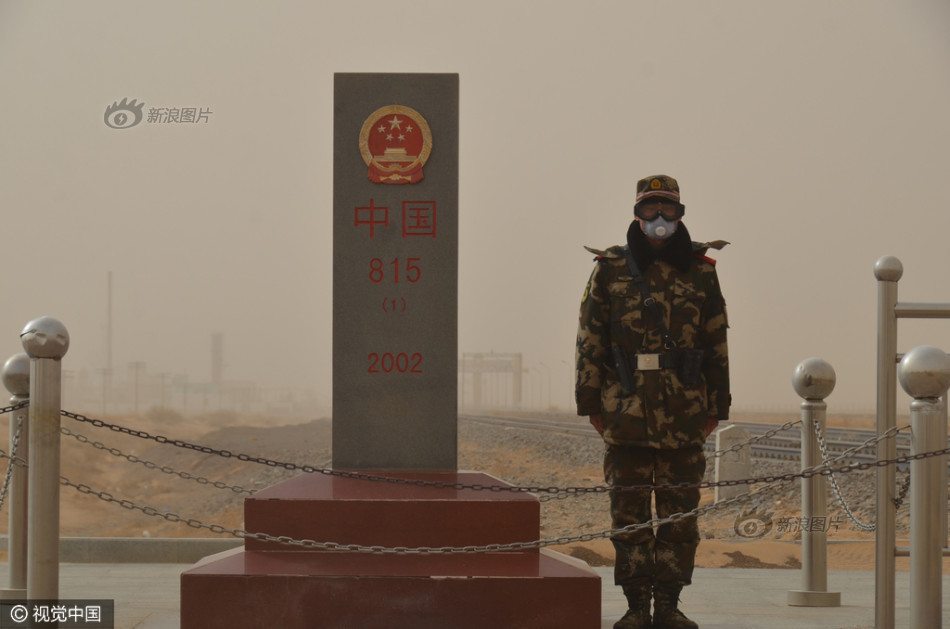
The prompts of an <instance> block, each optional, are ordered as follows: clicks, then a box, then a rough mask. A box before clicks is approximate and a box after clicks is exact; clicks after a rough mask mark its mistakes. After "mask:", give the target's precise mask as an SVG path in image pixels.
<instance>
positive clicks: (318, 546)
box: [0, 431, 950, 554]
mask: <svg viewBox="0 0 950 629" xmlns="http://www.w3.org/2000/svg"><path fill="white" fill-rule="evenodd" d="M888 432H890V431H888ZM882 438H883V437H882ZM948 453H950V448H945V449H944V450H937V451H934V452H923V453H918V454H915V455H909V456H901V457H897V458H896V459H893V460H890V461H877V462H875V463H861V464H857V465H853V466H852V465H845V466H842V467H840V468H828V467H825V466H826V464H827V462H826V463H823V464H822V465H818V466H813V467H811V468H808V469H805V470H802V471H801V472H800V473H798V474H787V475H782V476H779V477H775V481H774V482H772V483H769V484H768V485H767V486H765V487H762V488H759V489H756V490H755V491H751V492H749V493H748V494H742V495H739V496H735V497H733V498H730V499H728V500H724V501H721V502H719V503H713V504H708V505H704V506H699V507H697V508H696V509H693V510H692V511H689V512H686V513H674V514H672V515H670V516H669V517H666V518H654V519H651V520H650V521H648V522H643V523H638V524H631V525H628V526H625V527H622V528H617V529H608V530H603V531H598V532H595V533H585V534H583V535H577V536H573V537H559V538H549V539H540V540H534V541H529V542H515V543H509V544H487V545H483V546H460V547H452V546H442V547H437V548H430V547H418V548H407V547H404V546H398V547H385V546H361V545H359V544H339V543H336V542H318V541H315V540H310V539H293V538H291V537H287V536H275V535H270V534H267V533H255V532H250V531H246V530H244V529H237V528H227V527H225V526H222V525H220V524H207V523H205V522H202V521H201V520H197V519H195V518H184V517H182V516H180V515H178V514H176V513H172V512H165V511H160V510H159V509H156V508H154V507H149V506H143V505H139V504H136V503H135V502H133V501H131V500H127V499H120V498H116V497H115V496H113V495H112V494H110V493H109V492H105V491H96V490H94V489H92V488H91V487H90V486H89V485H85V484H82V483H74V482H72V481H71V480H69V479H67V478H65V477H63V476H61V477H60V483H61V484H63V485H67V486H69V487H73V488H75V489H76V490H77V491H79V492H80V493H84V494H88V495H92V496H95V497H97V498H99V499H100V500H103V501H105V502H111V503H115V504H118V505H119V506H121V507H123V508H125V509H135V510H138V511H141V512H142V513H145V514H146V515H149V516H155V517H161V518H163V519H165V520H168V521H169V522H180V523H183V524H186V525H187V526H190V527H192V528H204V529H208V530H209V531H211V532H213V533H219V534H223V533H227V534H230V535H233V536H234V537H238V538H242V539H255V540H259V541H264V542H272V543H277V544H282V545H288V546H295V547H300V548H307V549H311V550H325V551H344V552H357V553H372V554H463V553H468V554H470V553H489V552H509V551H519V550H528V549H535V548H541V547H545V546H559V545H563V544H570V543H577V542H588V541H591V540H595V539H601V538H608V537H612V536H614V535H617V534H621V533H629V532H633V531H637V530H640V529H645V528H648V527H654V526H660V525H662V524H667V523H674V522H677V521H679V520H682V519H685V518H689V517H698V516H700V515H703V514H705V513H709V512H712V511H718V510H721V509H725V508H727V507H730V506H732V505H735V504H738V503H740V502H745V501H748V500H751V499H752V498H755V497H759V496H761V495H763V494H765V493H767V492H769V491H772V490H774V489H777V488H778V487H781V486H783V485H785V484H787V483H789V482H791V481H792V480H794V479H796V478H810V477H811V476H814V475H815V474H825V473H826V472H829V471H830V472H831V473H834V472H843V471H851V470H863V469H871V468H874V467H882V466H883V464H895V463H905V462H908V461H913V460H919V459H925V458H929V457H931V456H943V455H945V454H948ZM0 455H4V453H3V452H2V450H0ZM825 475H827V474H825Z"/></svg>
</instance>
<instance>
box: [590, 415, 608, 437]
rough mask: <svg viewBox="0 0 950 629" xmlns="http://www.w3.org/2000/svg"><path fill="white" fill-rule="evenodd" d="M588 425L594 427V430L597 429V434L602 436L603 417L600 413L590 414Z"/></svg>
mask: <svg viewBox="0 0 950 629" xmlns="http://www.w3.org/2000/svg"><path fill="white" fill-rule="evenodd" d="M589 419H590V425H591V426H593V427H594V430H596V431H597V434H598V435H600V436H601V437H603V436H604V418H603V416H602V415H601V414H600V413H597V414H596V415H591V416H590V418H589Z"/></svg>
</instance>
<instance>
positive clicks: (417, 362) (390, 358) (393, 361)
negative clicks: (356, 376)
mask: <svg viewBox="0 0 950 629" xmlns="http://www.w3.org/2000/svg"><path fill="white" fill-rule="evenodd" d="M368 358H369V368H368V369H367V370H366V371H367V373H422V354H420V353H419V352H416V353H414V354H412V355H410V354H406V353H404V352H400V353H398V354H392V353H390V352H386V353H385V354H377V353H376V352H373V353H372V354H370V355H369V356H368Z"/></svg>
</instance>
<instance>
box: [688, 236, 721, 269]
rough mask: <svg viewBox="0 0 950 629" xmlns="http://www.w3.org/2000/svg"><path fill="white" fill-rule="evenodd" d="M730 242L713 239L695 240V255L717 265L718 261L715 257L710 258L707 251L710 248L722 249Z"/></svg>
mask: <svg viewBox="0 0 950 629" xmlns="http://www.w3.org/2000/svg"><path fill="white" fill-rule="evenodd" d="M728 244H729V243H728V242H727V241H725V240H711V241H709V242H694V243H693V257H695V258H698V259H699V260H703V261H705V262H708V263H709V264H711V265H713V266H716V261H715V260H714V259H713V258H710V257H709V256H707V255H706V252H707V251H709V250H710V249H716V250H717V251H718V250H721V249H722V248H723V247H725V246H726V245H728Z"/></svg>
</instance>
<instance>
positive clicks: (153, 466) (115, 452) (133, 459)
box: [0, 426, 254, 506]
mask: <svg viewBox="0 0 950 629" xmlns="http://www.w3.org/2000/svg"><path fill="white" fill-rule="evenodd" d="M59 430H60V432H62V433H63V434H64V435H66V436H68V437H72V438H73V439H75V440H76V441H78V442H80V443H85V444H87V445H90V446H92V447H93V448H96V449H97V450H102V451H104V452H108V453H109V454H111V455H112V456H114V457H118V458H120V459H125V460H126V461H128V462H129V463H138V464H139V465H144V466H145V467H146V469H150V470H158V471H159V472H162V473H163V474H169V475H171V476H178V477H180V478H183V479H185V480H190V481H194V482H196V483H198V484H199V485H211V486H212V487H215V488H216V489H229V490H231V491H233V492H234V493H236V494H248V495H250V494H253V493H254V490H252V489H245V488H244V487H240V486H237V485H228V484H227V483H223V482H221V481H213V480H211V479H210V478H205V477H204V476H196V475H194V474H189V473H188V472H179V471H177V470H175V469H173V468H171V467H169V466H167V465H159V464H158V463H153V462H152V461H146V460H145V459H140V458H139V457H137V456H135V455H134V454H126V453H125V452H122V451H121V450H119V449H118V448H111V447H109V446H107V445H105V444H104V443H102V442H101V441H92V440H91V439H89V438H88V437H86V436H85V435H82V434H79V433H75V432H73V431H71V430H70V429H69V428H66V427H65V426H62V427H60V429H59ZM0 506H2V502H0Z"/></svg>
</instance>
